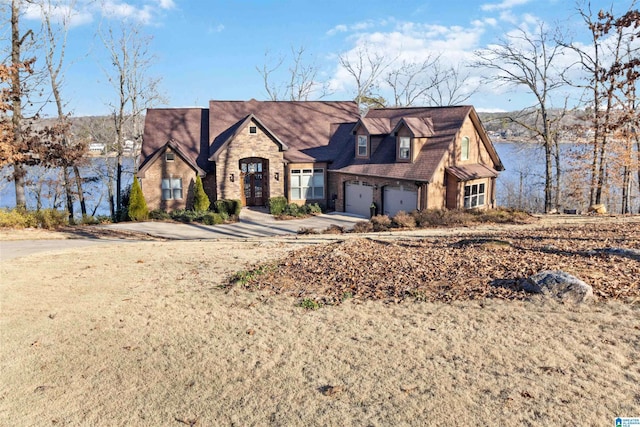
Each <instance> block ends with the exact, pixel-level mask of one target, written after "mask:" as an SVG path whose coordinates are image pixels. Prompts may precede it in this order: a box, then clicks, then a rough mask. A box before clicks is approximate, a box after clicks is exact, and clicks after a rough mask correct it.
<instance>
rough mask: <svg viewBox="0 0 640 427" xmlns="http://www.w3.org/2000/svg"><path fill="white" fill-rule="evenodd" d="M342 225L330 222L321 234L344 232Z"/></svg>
mask: <svg viewBox="0 0 640 427" xmlns="http://www.w3.org/2000/svg"><path fill="white" fill-rule="evenodd" d="M344 232H345V230H344V227H341V226H339V225H337V224H331V225H330V226H328V227H327V228H325V229H324V231H323V232H322V234H344Z"/></svg>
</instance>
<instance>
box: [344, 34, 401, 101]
mask: <svg viewBox="0 0 640 427" xmlns="http://www.w3.org/2000/svg"><path fill="white" fill-rule="evenodd" d="M372 50H373V49H372V48H371V47H370V46H368V45H364V46H359V47H358V48H357V49H356V50H355V51H351V52H346V53H343V54H341V55H340V56H339V62H340V65H341V66H342V68H344V69H345V70H346V71H347V72H348V73H349V75H350V76H351V77H352V78H353V80H354V83H355V86H356V96H355V98H354V99H355V101H356V103H357V104H358V106H360V111H361V113H365V112H366V105H364V104H365V103H364V102H363V101H365V99H366V98H369V99H371V98H375V96H376V94H375V92H376V89H377V86H378V84H379V79H380V77H381V76H382V75H383V74H384V72H385V71H386V70H387V69H388V68H389V67H390V66H391V64H393V63H394V62H395V61H396V60H397V59H398V58H397V57H395V58H389V57H386V56H384V55H382V54H380V53H377V52H372Z"/></svg>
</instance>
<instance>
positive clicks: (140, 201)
mask: <svg viewBox="0 0 640 427" xmlns="http://www.w3.org/2000/svg"><path fill="white" fill-rule="evenodd" d="M148 216H149V209H148V208H147V202H146V201H145V200H144V195H143V194H142V188H141V187H140V182H139V181H138V177H136V176H134V177H133V184H131V191H130V193H129V218H131V220H132V221H144V220H145V219H147V217H148Z"/></svg>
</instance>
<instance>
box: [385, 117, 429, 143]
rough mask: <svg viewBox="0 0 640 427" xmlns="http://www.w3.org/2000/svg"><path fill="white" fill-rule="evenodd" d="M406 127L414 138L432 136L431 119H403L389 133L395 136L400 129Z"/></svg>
mask: <svg viewBox="0 0 640 427" xmlns="http://www.w3.org/2000/svg"><path fill="white" fill-rule="evenodd" d="M403 126H404V127H406V128H407V129H409V132H411V135H413V137H414V138H426V137H430V136H433V132H434V131H433V121H432V120H431V117H403V118H401V119H400V120H399V121H398V123H397V124H396V127H395V128H393V131H391V133H393V134H395V133H397V132H398V130H399V129H400V128H401V127H403Z"/></svg>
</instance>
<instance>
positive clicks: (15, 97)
mask: <svg viewBox="0 0 640 427" xmlns="http://www.w3.org/2000/svg"><path fill="white" fill-rule="evenodd" d="M19 15H20V10H19V2H18V1H17V0H12V1H11V65H13V69H12V71H11V107H12V117H11V124H12V128H13V144H14V146H15V147H16V149H17V150H21V149H22V148H23V147H22V145H23V143H24V139H23V138H24V136H23V135H22V85H21V84H20V83H21V81H20V67H19V66H18V65H19V64H20V47H21V44H22V41H21V40H20V27H19V25H18V19H19V18H18V17H19ZM25 175H26V171H25V167H24V165H22V164H15V163H14V165H13V182H14V185H15V187H16V207H17V208H23V209H26V208H27V198H26V195H25V182H24V177H25Z"/></svg>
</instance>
